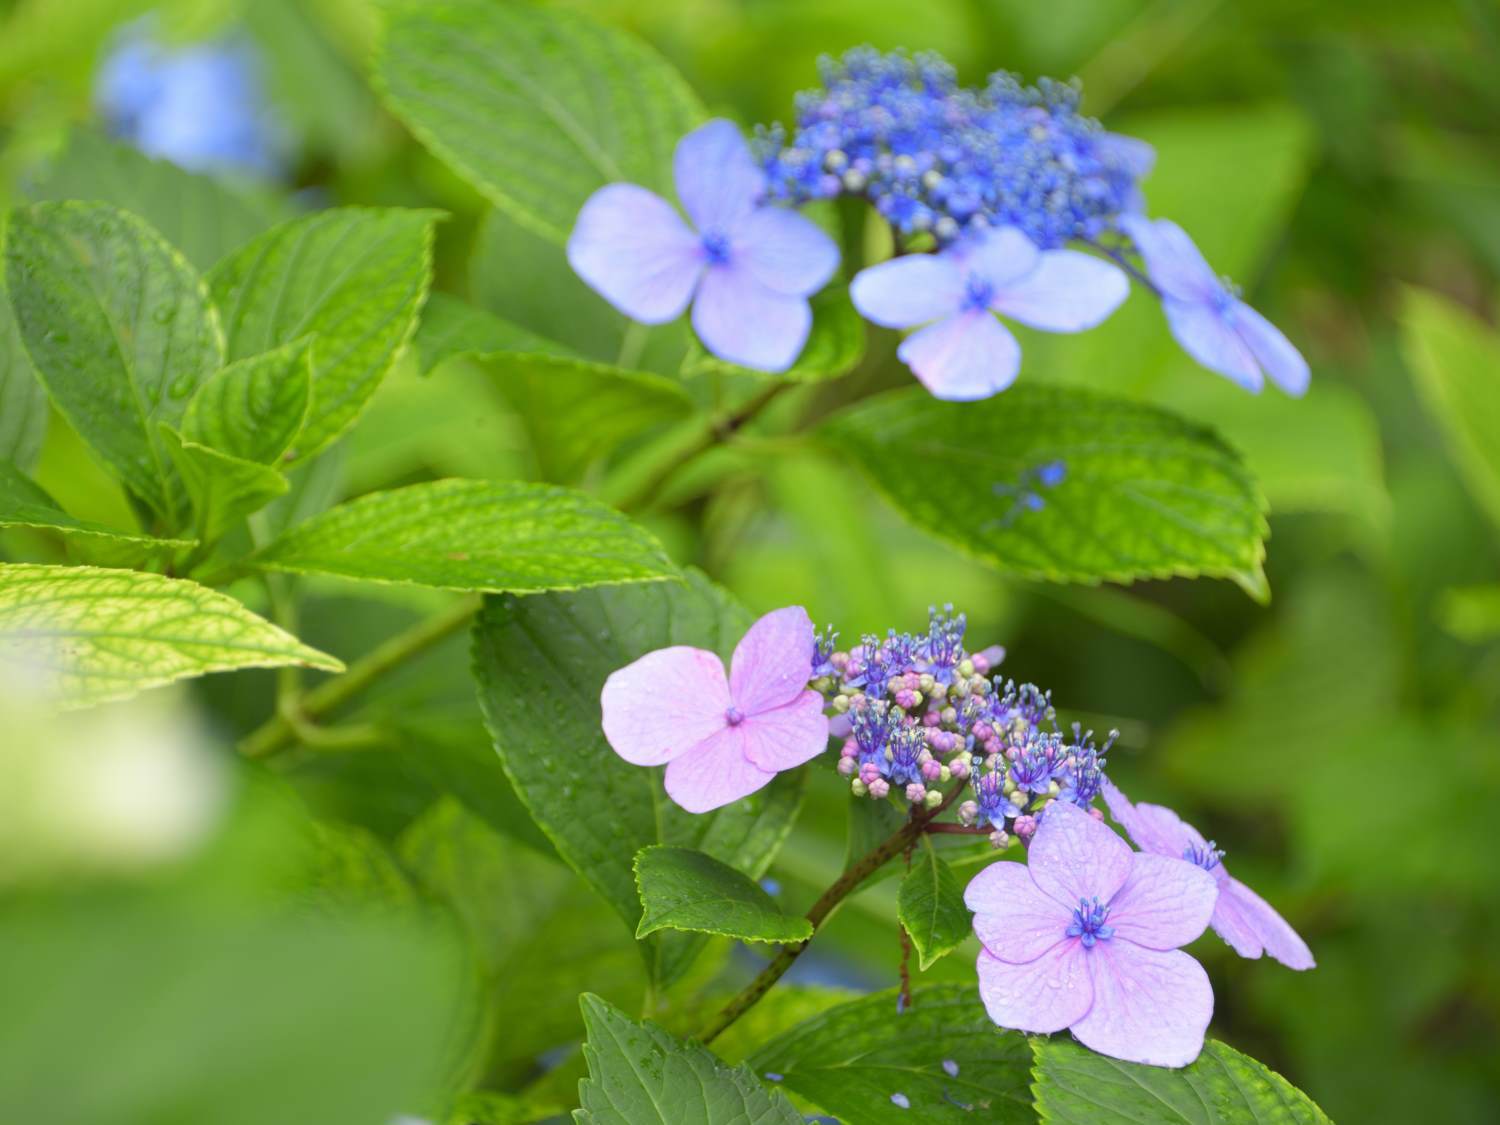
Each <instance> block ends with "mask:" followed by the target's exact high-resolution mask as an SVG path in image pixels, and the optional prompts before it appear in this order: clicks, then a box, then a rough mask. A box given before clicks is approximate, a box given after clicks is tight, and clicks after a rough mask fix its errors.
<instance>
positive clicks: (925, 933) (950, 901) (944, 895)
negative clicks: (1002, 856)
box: [896, 836, 970, 972]
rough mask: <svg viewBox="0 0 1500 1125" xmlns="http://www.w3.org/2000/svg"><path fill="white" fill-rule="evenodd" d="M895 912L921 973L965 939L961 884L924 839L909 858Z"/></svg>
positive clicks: (966, 923)
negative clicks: (914, 948)
mask: <svg viewBox="0 0 1500 1125" xmlns="http://www.w3.org/2000/svg"><path fill="white" fill-rule="evenodd" d="M896 912H897V914H896V916H897V917H898V918H899V919H900V920H901V924H902V925H903V926H905V927H906V932H907V933H908V934H909V935H910V936H911V943H912V945H913V946H915V947H916V950H917V957H918V958H919V961H920V965H921V968H922V971H923V972H926V971H927V970H928V969H929V968H931V967H932V964H933V962H935V961H936V960H937V959H938V958H939V957H941V956H943V955H944V954H945V953H952V952H953V950H955V949H957V948H958V946H959V945H961V944H963V941H964V939H965V938H967V937H968V936H969V932H970V923H969V908H968V907H967V906H965V905H964V885H963V884H962V883H961V882H959V879H958V876H957V875H955V874H953V871H952V870H951V869H950V868H949V866H948V865H947V864H946V863H944V862H943V860H942V857H941V856H939V855H938V854H937V849H936V848H934V847H933V846H932V841H931V840H930V839H929V838H927V837H926V836H924V837H922V846H921V847H919V848H918V849H917V850H916V853H915V854H914V855H913V856H912V858H911V870H909V871H908V872H907V873H906V877H905V878H904V879H902V880H901V892H900V894H899V895H898V896H897V899H896Z"/></svg>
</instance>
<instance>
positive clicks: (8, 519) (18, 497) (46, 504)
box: [0, 461, 194, 566]
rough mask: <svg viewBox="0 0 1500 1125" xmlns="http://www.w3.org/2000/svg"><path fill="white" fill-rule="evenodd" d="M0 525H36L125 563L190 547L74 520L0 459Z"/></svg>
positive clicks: (185, 541) (182, 541) (181, 542)
mask: <svg viewBox="0 0 1500 1125" xmlns="http://www.w3.org/2000/svg"><path fill="white" fill-rule="evenodd" d="M0 527H36V528H43V529H45V530H48V531H56V532H58V533H60V534H61V535H63V536H64V537H66V538H68V539H70V540H77V541H79V543H80V546H82V547H83V549H84V550H85V551H86V552H89V553H91V555H92V556H93V557H99V556H100V555H101V554H102V555H103V556H105V557H107V558H108V559H109V561H111V562H116V563H118V565H121V566H126V565H129V564H130V563H133V562H140V561H141V560H142V559H144V558H145V557H147V556H148V555H150V554H151V553H152V552H158V553H162V552H167V551H175V550H179V549H182V548H185V547H191V546H193V543H194V541H193V540H190V539H155V538H152V537H151V536H149V535H141V534H139V533H138V532H130V531H118V530H116V529H115V528H112V527H107V526H105V525H104V524H102V523H95V522H94V521H92V520H80V519H74V518H73V517H72V516H70V515H68V513H67V512H65V511H63V509H62V508H61V506H59V505H58V503H57V501H55V500H54V499H52V497H51V496H48V495H47V493H46V491H45V490H44V489H43V488H42V487H41V486H40V485H39V484H37V483H36V482H35V481H33V480H32V479H31V478H30V477H28V476H26V474H25V473H23V472H21V470H19V469H17V468H16V467H15V466H14V465H11V464H9V463H7V462H4V461H0Z"/></svg>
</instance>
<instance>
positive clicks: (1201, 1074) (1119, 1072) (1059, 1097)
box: [1035, 1036, 1328, 1125]
mask: <svg viewBox="0 0 1500 1125" xmlns="http://www.w3.org/2000/svg"><path fill="white" fill-rule="evenodd" d="M1035 1049H1036V1082H1035V1089H1036V1106H1037V1110H1038V1111H1039V1112H1040V1114H1041V1120H1042V1121H1044V1122H1050V1123H1053V1125H1137V1123H1138V1122H1141V1121H1151V1122H1160V1123H1161V1125H1176V1123H1178V1122H1181V1125H1273V1123H1275V1125H1327V1122H1328V1118H1327V1117H1326V1116H1325V1115H1324V1113H1323V1111H1322V1110H1320V1109H1319V1108H1318V1107H1317V1106H1316V1105H1314V1104H1313V1103H1312V1100H1311V1099H1310V1098H1308V1096H1307V1095H1306V1094H1304V1093H1303V1092H1302V1091H1301V1090H1299V1089H1297V1088H1296V1087H1295V1086H1293V1085H1292V1084H1291V1083H1290V1082H1288V1081H1287V1080H1286V1079H1285V1078H1283V1077H1281V1075H1279V1074H1277V1073H1276V1072H1275V1071H1274V1070H1270V1069H1268V1068H1267V1067H1265V1066H1262V1065H1261V1064H1260V1063H1258V1062H1256V1061H1255V1060H1254V1059H1252V1058H1248V1057H1247V1056H1245V1055H1242V1054H1240V1053H1239V1052H1238V1051H1236V1050H1234V1049H1232V1048H1230V1047H1226V1046H1225V1045H1224V1044H1223V1043H1217V1042H1215V1041H1214V1040H1212V1039H1210V1040H1208V1041H1207V1042H1206V1043H1204V1045H1203V1053H1202V1054H1201V1055H1199V1056H1198V1061H1197V1062H1195V1063H1193V1064H1192V1066H1188V1067H1184V1068H1182V1069H1181V1070H1171V1069H1168V1068H1166V1067H1160V1066H1142V1065H1141V1064H1140V1063H1128V1062H1121V1061H1120V1060H1119V1059H1112V1058H1109V1057H1108V1056H1107V1055H1098V1054H1095V1053H1094V1052H1093V1051H1090V1050H1089V1049H1088V1048H1087V1047H1084V1046H1081V1045H1080V1044H1078V1043H1074V1042H1073V1041H1071V1040H1070V1039H1067V1038H1064V1037H1062V1036H1053V1037H1051V1038H1050V1039H1037V1040H1035Z"/></svg>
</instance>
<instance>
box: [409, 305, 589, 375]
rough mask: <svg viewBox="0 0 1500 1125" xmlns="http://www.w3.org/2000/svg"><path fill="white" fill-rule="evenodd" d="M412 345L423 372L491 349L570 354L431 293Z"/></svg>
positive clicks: (534, 335) (489, 352)
mask: <svg viewBox="0 0 1500 1125" xmlns="http://www.w3.org/2000/svg"><path fill="white" fill-rule="evenodd" d="M412 347H413V348H414V349H415V350H416V353H417V361H418V364H419V365H420V367H421V370H422V374H424V375H426V374H428V373H430V372H431V371H433V370H434V369H436V368H438V367H441V366H442V365H443V364H445V363H447V362H448V361H449V360H450V359H457V358H458V357H459V356H484V355H492V354H494V353H495V352H525V353H527V354H528V355H557V356H570V355H573V354H574V353H573V351H572V349H570V348H567V347H564V346H563V345H562V344H559V343H557V342H556V341H553V340H549V339H547V337H545V336H540V335H538V334H537V333H535V332H531V331H528V330H527V329H525V328H522V327H521V326H520V325H518V324H512V323H511V322H510V321H508V320H506V319H505V318H504V317H500V316H496V315H495V314H494V313H492V312H487V311H486V310H484V309H481V308H476V307H475V306H474V305H471V304H469V303H468V302H467V301H461V300H459V299H458V298H457V297H454V296H452V295H451V294H448V293H433V294H432V295H430V296H429V297H428V298H427V305H426V306H425V307H424V308H423V309H422V323H421V324H420V325H418V326H417V335H416V338H415V339H413V340H412Z"/></svg>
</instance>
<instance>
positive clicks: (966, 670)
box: [958, 657, 975, 680]
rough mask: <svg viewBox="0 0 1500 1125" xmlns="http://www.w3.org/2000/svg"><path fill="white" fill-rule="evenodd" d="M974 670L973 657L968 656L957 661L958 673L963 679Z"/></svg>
mask: <svg viewBox="0 0 1500 1125" xmlns="http://www.w3.org/2000/svg"><path fill="white" fill-rule="evenodd" d="M974 671H975V669H974V658H973V657H970V658H969V659H967V660H961V661H959V663H958V674H959V675H960V676H962V677H963V678H964V679H966V680H967V679H968V678H969V677H970V676H972V675H973V674H974Z"/></svg>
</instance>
